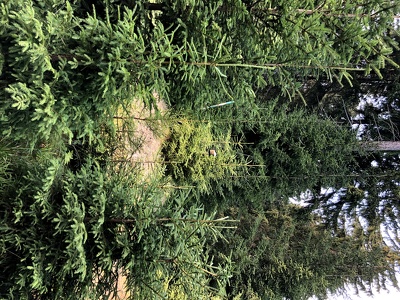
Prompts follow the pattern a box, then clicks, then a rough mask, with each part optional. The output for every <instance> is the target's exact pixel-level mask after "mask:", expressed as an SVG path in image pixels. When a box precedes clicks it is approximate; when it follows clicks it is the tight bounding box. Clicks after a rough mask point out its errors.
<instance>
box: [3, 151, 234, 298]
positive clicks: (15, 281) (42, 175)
mask: <svg viewBox="0 0 400 300" xmlns="http://www.w3.org/2000/svg"><path fill="white" fill-rule="evenodd" d="M10 154H15V153H12V152H11V153H10ZM46 158H47V157H46V156H42V157H40V158H38V159H37V160H31V162H30V163H29V164H28V162H27V161H26V160H25V161H21V163H20V164H13V167H12V168H11V167H10V168H9V169H8V170H7V171H6V172H3V174H2V179H5V178H6V176H5V175H7V174H9V175H8V176H10V177H11V178H10V181H11V182H14V183H13V185H10V186H3V189H4V190H3V191H2V195H1V202H0V207H1V220H2V225H1V227H0V231H1V236H2V242H1V244H0V246H1V248H0V249H1V254H2V255H1V259H0V267H1V269H2V274H7V275H6V276H7V277H4V275H1V276H2V281H1V284H0V295H1V297H9V296H12V295H14V296H18V298H19V299H30V298H31V297H35V298H39V299H56V298H57V299H58V298H63V299H89V298H90V299H99V298H100V297H102V296H104V295H107V294H110V295H113V294H114V293H116V289H115V287H116V280H117V279H118V275H117V274H118V273H121V272H123V273H124V274H125V275H126V277H127V280H128V281H127V287H126V288H127V290H130V291H131V293H132V294H133V292H134V291H135V294H137V295H136V297H140V299H149V298H152V299H155V298H154V297H156V296H157V295H158V294H163V293H164V294H165V293H167V292H168V291H166V290H165V291H164V290H163V288H162V286H163V284H164V279H165V278H168V277H169V276H171V278H172V277H176V279H177V280H178V279H179V280H181V281H182V282H186V281H188V282H191V284H194V285H196V283H197V282H199V283H200V282H201V283H202V284H205V285H206V283H207V281H208V280H209V278H208V275H207V273H206V272H208V271H202V270H210V271H211V272H212V273H213V274H216V275H215V277H216V278H218V280H220V281H221V284H223V282H224V280H225V279H224V278H225V277H224V276H225V275H224V274H225V273H226V270H224V271H222V269H219V268H218V266H214V267H211V266H210V267H209V266H207V265H203V263H202V262H203V261H207V260H208V254H207V252H204V242H205V238H204V237H205V236H209V237H211V238H213V235H214V237H215V238H216V237H220V236H219V230H218V229H216V228H214V225H213V222H214V221H213V220H212V216H207V215H205V214H204V213H203V212H202V210H201V208H198V207H194V206H192V207H189V208H188V207H187V206H186V205H185V201H186V200H185V199H186V198H187V196H185V194H181V195H179V194H178V195H175V196H174V197H173V198H172V199H174V200H171V202H170V203H168V204H166V205H164V206H162V205H161V198H162V197H165V196H163V194H162V190H161V189H156V188H155V186H153V185H152V184H151V183H145V184H142V185H139V184H137V183H135V178H137V173H136V172H135V170H132V169H129V173H128V172H127V171H128V169H125V168H124V167H123V166H118V168H115V169H114V168H112V167H111V166H107V167H106V168H101V167H100V165H99V164H98V162H97V161H96V160H93V159H92V160H87V161H86V162H85V163H84V164H83V165H82V167H81V168H80V169H79V170H78V171H76V172H75V173H73V172H71V171H68V170H66V169H65V166H63V164H62V162H60V161H59V160H56V159H50V160H46ZM4 173H5V174H4ZM127 174H129V175H127ZM216 224H220V222H219V223H218V222H216ZM181 237H185V238H184V239H182V238H181ZM225 267H227V266H225ZM157 272H161V274H163V276H162V277H154V274H156V273H157ZM188 273H190V274H191V276H189V277H187V275H185V276H184V277H182V278H180V276H182V275H183V274H188ZM185 278H186V279H185ZM66 282H67V283H68V284H65V283H66ZM197 292H199V291H197ZM203 292H206V290H203ZM211 292H212V291H210V293H211ZM213 293H218V290H217V291H216V292H215V291H214V292H213Z"/></svg>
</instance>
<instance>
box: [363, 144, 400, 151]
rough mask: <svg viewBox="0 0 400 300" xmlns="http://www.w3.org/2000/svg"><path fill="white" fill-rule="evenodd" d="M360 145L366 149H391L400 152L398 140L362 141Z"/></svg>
mask: <svg viewBox="0 0 400 300" xmlns="http://www.w3.org/2000/svg"><path fill="white" fill-rule="evenodd" d="M361 145H362V147H363V148H364V150H366V151H370V152H374V151H388V152H390V151H393V152H397V151H399V152H400V141H380V142H362V143H361Z"/></svg>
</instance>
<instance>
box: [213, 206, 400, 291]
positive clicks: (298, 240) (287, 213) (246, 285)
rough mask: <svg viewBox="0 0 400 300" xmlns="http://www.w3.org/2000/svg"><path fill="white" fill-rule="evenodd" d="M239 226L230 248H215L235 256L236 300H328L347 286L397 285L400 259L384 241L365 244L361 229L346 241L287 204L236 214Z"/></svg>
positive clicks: (219, 245) (222, 245)
mask: <svg viewBox="0 0 400 300" xmlns="http://www.w3.org/2000/svg"><path fill="white" fill-rule="evenodd" d="M227 212H228V213H229V215H236V214H237V215H238V217H240V224H239V226H238V228H237V230H236V231H234V232H232V231H229V232H227V233H226V235H225V236H226V237H227V239H228V241H229V243H215V244H213V247H214V248H215V255H216V256H217V255H218V254H219V253H224V254H225V255H227V254H229V253H232V259H233V260H234V261H235V262H236V272H235V273H234V276H233V277H232V279H231V280H230V285H229V287H228V292H229V296H230V297H231V298H234V297H236V298H235V299H309V298H310V297H312V296H316V297H317V298H318V299H326V297H327V295H328V293H343V292H345V291H346V289H347V288H348V285H350V286H353V287H355V288H356V289H359V290H363V291H366V292H371V290H373V288H374V287H376V286H379V287H380V288H382V289H385V288H386V287H387V286H389V284H388V282H391V283H393V284H394V285H397V281H396V276H395V274H396V267H397V266H398V259H399V257H398V254H396V253H395V252H393V251H392V250H390V248H389V247H387V246H386V245H385V243H384V242H383V240H382V237H381V236H379V237H376V239H375V240H374V241H371V240H366V239H365V237H364V234H365V233H364V231H363V229H362V227H361V225H360V224H358V225H357V224H355V225H354V228H353V229H352V230H351V231H348V232H343V235H342V236H335V235H332V234H331V232H330V231H329V230H326V229H325V227H324V226H323V224H322V222H321V220H320V217H319V216H318V215H316V214H308V213H307V212H306V211H305V209H304V208H302V207H298V206H293V205H286V206H285V205H284V206H279V207H274V208H272V207H271V208H270V209H267V210H266V211H265V213H259V212H256V211H244V210H237V208H236V207H231V208H230V209H229V210H228V211H227Z"/></svg>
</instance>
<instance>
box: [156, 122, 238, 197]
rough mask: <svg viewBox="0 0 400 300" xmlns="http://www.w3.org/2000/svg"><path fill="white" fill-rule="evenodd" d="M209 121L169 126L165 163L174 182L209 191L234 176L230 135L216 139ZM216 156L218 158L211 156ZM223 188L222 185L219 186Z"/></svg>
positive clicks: (235, 167) (236, 165)
mask: <svg viewBox="0 0 400 300" xmlns="http://www.w3.org/2000/svg"><path fill="white" fill-rule="evenodd" d="M211 125H212V124H211V123H210V122H201V121H193V120H188V119H180V120H179V121H177V122H175V123H174V124H172V125H171V128H170V138H169V139H168V140H167V141H166V143H165V146H164V154H165V158H166V160H165V164H166V165H167V171H169V172H170V173H171V175H172V176H173V178H174V180H175V181H176V182H177V183H183V182H185V183H188V184H191V185H196V187H197V188H198V189H199V190H200V191H201V192H208V193H209V192H210V189H211V186H212V184H213V183H217V186H218V183H219V182H220V180H221V179H223V178H225V177H226V176H231V175H234V174H235V173H236V169H237V167H238V164H237V162H236V154H235V150H234V149H233V148H232V146H231V145H232V144H231V143H230V142H229V141H230V132H227V133H226V135H225V136H216V135H215V134H214V133H213V130H212V126H211ZM214 153H215V154H217V153H218V155H214ZM221 185H222V183H221Z"/></svg>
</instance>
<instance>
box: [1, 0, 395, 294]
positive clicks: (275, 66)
mask: <svg viewBox="0 0 400 300" xmlns="http://www.w3.org/2000/svg"><path fill="white" fill-rule="evenodd" d="M392 5H393V7H392ZM397 11H398V5H397V4H394V3H393V2H392V1H372V2H368V3H364V1H356V2H355V3H350V2H348V1H329V0H328V1H325V2H323V4H322V5H319V6H316V5H314V4H313V2H310V1H302V0H299V1H247V0H246V1H240V0H229V1H197V0H178V1H169V0H166V1H163V2H158V3H147V2H145V1H129V0H121V1H119V0H106V1H96V0H90V1H78V0H76V1H75V0H72V1H64V0H29V1H24V0H13V1H11V0H5V1H3V2H2V3H1V4H0V101H1V102H0V132H1V134H2V139H1V141H0V160H1V161H0V163H1V165H0V184H1V185H0V192H1V196H0V221H1V222H0V236H1V237H2V238H1V240H0V270H1V273H0V279H1V280H0V297H2V298H3V297H4V298H7V297H8V298H13V297H14V298H18V299H61V298H62V299H99V298H108V297H109V296H113V295H115V292H116V282H117V279H118V275H119V274H123V275H125V276H126V278H127V283H126V287H127V289H128V290H129V291H130V293H131V297H132V298H134V299H165V298H168V297H169V298H173V299H178V296H179V297H181V298H184V297H187V298H189V299H195V298H196V299H210V298H211V297H212V296H220V297H222V298H223V297H225V296H226V292H225V290H224V288H227V293H228V295H229V296H234V295H239V293H240V292H243V293H244V295H246V296H247V295H249V294H251V293H257V294H258V295H259V296H261V297H265V298H269V299H274V298H275V299H282V298H284V297H286V298H292V299H303V298H306V297H308V296H311V295H317V296H319V297H324V296H325V295H326V293H327V291H336V290H337V289H340V288H342V287H343V284H344V280H345V279H346V280H348V282H350V283H351V284H353V285H355V286H360V287H363V284H367V286H368V287H369V286H370V285H371V283H378V284H379V283H380V281H379V280H380V279H386V277H388V278H389V279H390V280H392V281H394V279H393V272H392V271H393V265H394V264H395V263H396V262H397V261H398V254H397V253H396V252H394V251H392V249H390V248H388V247H385V245H383V241H382V236H381V235H379V230H377V229H379V222H378V221H379V218H390V221H391V222H392V223H391V224H393V226H394V228H395V229H396V230H397V229H398V228H397V227H396V226H398V225H397V220H398V216H397V213H398V212H397V210H396V209H392V210H390V206H391V205H392V204H393V203H394V201H395V199H396V197H397V196H398V195H397V194H398V189H396V188H397V186H398V182H397V181H398V180H397V177H396V178H395V177H393V178H394V179H393V180H392V181H391V182H389V181H386V182H385V183H384V184H381V182H380V181H379V180H378V181H376V180H375V181H374V182H373V184H372V185H373V186H375V187H379V188H377V189H376V190H372V189H371V191H374V195H377V197H375V196H374V197H372V196H371V197H370V198H369V199H370V200H371V201H370V202H369V203H368V206H367V207H366V208H365V209H364V210H363V209H361V210H357V209H356V208H357V207H358V206H359V204H361V201H362V199H361V198H362V197H361V196H362V189H363V188H364V186H367V185H368V184H369V183H368V184H365V183H364V182H363V181H362V180H359V181H358V182H356V183H357V184H356V183H354V185H353V186H349V188H348V193H346V195H345V198H346V201H347V202H345V204H346V205H348V204H349V203H350V204H351V203H355V205H353V206H352V205H349V206H348V207H346V206H344V205H343V206H341V207H340V202H339V205H338V207H335V210H336V211H339V213H338V214H337V215H333V216H334V217H335V218H336V224H335V221H333V223H332V224H334V226H333V227H327V228H330V229H332V228H333V229H334V230H333V231H332V232H331V231H328V230H326V231H325V230H324V229H323V228H324V227H322V225H325V226H328V225H332V224H329V223H328V222H325V224H322V223H323V221H324V220H325V219H324V218H323V217H321V218H317V217H316V216H315V215H313V214H310V211H311V209H310V208H307V209H300V208H296V207H292V206H290V205H289V206H288V205H287V200H288V196H293V195H298V194H299V193H301V192H303V191H305V190H311V191H313V192H315V191H319V190H320V189H321V187H324V186H330V187H334V188H339V187H341V186H343V183H342V181H343V177H344V175H346V174H347V175H348V173H349V172H350V170H349V168H350V167H351V168H352V170H353V171H354V170H358V169H357V168H358V167H360V166H361V165H362V163H363V162H362V159H361V161H358V163H359V165H357V164H355V163H354V164H353V160H352V159H353V156H354V152H352V151H354V150H356V149H357V147H356V146H355V145H356V141H355V139H354V137H353V134H352V133H351V132H348V131H345V130H344V128H342V127H339V126H338V125H336V124H335V123H333V122H331V121H327V120H322V119H319V118H318V117H317V116H316V115H312V114H309V113H306V112H304V111H303V110H298V109H297V107H296V108H294V109H293V108H289V106H287V105H281V104H277V101H275V99H277V98H278V97H281V98H280V100H282V96H283V97H285V103H286V102H287V100H288V98H289V99H296V97H294V96H295V95H296V94H297V95H299V96H298V97H299V98H302V96H301V95H300V92H301V91H302V90H306V89H307V88H306V85H307V84H308V83H310V82H306V83H305V82H304V79H307V80H318V79H319V78H321V77H322V78H324V79H325V80H328V81H331V80H333V79H334V78H335V79H336V80H337V82H339V83H340V82H341V81H342V79H343V78H346V79H347V80H349V82H350V81H351V80H352V79H353V78H352V76H353V77H354V78H356V76H354V74H353V73H350V71H354V72H359V71H363V72H365V73H366V74H369V73H370V71H371V70H374V71H375V73H376V74H377V76H378V77H379V76H382V72H380V71H379V69H382V68H383V67H384V66H385V64H384V63H385V62H386V63H389V64H391V65H392V66H394V67H398V66H397V63H396V62H397V61H396V60H395V59H394V58H393V57H394V56H393V55H392V56H391V52H392V50H393V49H394V48H396V43H395V41H394V39H393V38H392V35H394V33H393V32H392V31H393V28H392V21H393V20H392V17H393V15H394V14H395V13H396V12H397ZM371 12H374V13H371ZM366 26H369V27H368V30H366ZM386 30H388V32H386ZM371 76H372V75H371ZM394 80H397V79H394ZM355 82H356V80H355ZM320 83H321V82H320ZM324 84H325V82H324V83H321V84H320V86H319V87H318V92H319V93H321V94H324V93H325V94H326V91H321V90H323V89H324V88H325V86H324ZM394 89H395V88H394ZM154 92H157V93H158V94H159V96H160V97H161V98H163V99H165V100H166V101H167V102H169V104H172V109H177V108H179V109H180V111H181V112H182V111H183V112H188V111H190V113H187V116H193V115H196V118H198V119H197V120H187V122H186V119H185V118H182V121H181V123H182V124H180V125H179V124H174V125H172V126H171V128H172V129H171V137H170V139H169V140H168V141H167V144H166V146H165V149H166V151H165V154H166V158H167V159H168V160H170V161H169V162H170V163H177V164H176V165H171V166H170V167H169V168H167V171H170V174H172V176H173V179H174V180H175V183H179V184H180V185H182V186H186V187H187V186H188V185H197V189H196V190H194V191H191V190H189V189H186V188H184V189H182V190H180V187H178V188H177V187H176V186H175V187H174V188H177V189H176V190H175V191H174V190H173V191H168V192H166V191H165V190H164V188H160V187H165V182H164V181H163V179H162V180H161V179H160V180H159V179H148V180H147V181H146V180H141V178H140V175H139V173H140V172H139V170H137V169H135V168H133V167H132V166H129V165H122V164H119V165H116V163H115V162H114V163H112V160H113V150H114V146H115V143H116V142H117V141H116V139H115V137H116V135H115V132H116V130H117V128H115V127H116V125H115V123H114V120H113V117H114V115H115V114H116V112H118V111H120V110H121V109H122V110H130V109H131V107H132V102H133V99H135V98H136V99H140V100H142V101H143V102H144V104H145V106H146V108H151V107H152V106H153V104H154V103H155V100H156V98H155V96H154ZM266 92H268V93H270V94H268V95H262V93H266ZM352 93H353V95H354V91H352ZM349 94H351V93H350V92H349V93H345V95H349ZM390 95H393V97H396V96H395V95H396V92H395V91H394V90H391V92H390ZM303 100H304V99H303ZM226 101H235V104H234V106H229V107H224V108H223V109H220V108H218V109H205V108H206V107H208V106H210V105H213V104H218V103H221V102H226ZM391 101H392V100H391ZM388 103H389V102H388ZM390 103H395V102H390ZM393 109H394V110H397V107H396V108H393ZM171 115H173V114H171ZM176 115H178V114H176ZM391 116H394V114H392V115H391ZM191 118H194V117H191ZM196 122H202V123H201V124H202V125H197V123H196ZM372 132H373V131H371V136H372ZM231 133H233V134H232V138H231ZM211 147H215V148H216V149H217V151H218V152H219V154H217V157H210V156H208V155H207V151H208V150H209V148H211ZM376 160H377V161H378V168H382V169H384V168H385V169H386V161H385V160H384V159H382V160H379V159H378V158H376ZM350 163H351V164H350ZM367 163H368V162H367ZM396 163H397V160H393V161H392V163H391V164H390V166H391V167H394V166H396ZM360 168H361V167H360ZM363 170H365V168H364V169H363ZM374 170H377V169H368V172H370V173H371V174H373V175H374V174H375V173H374ZM392 170H393V171H398V170H397V169H396V168H392ZM365 189H366V188H365ZM388 190H390V192H391V193H387V194H386V195H385V197H382V199H383V200H384V201H386V202H387V203H386V204H385V205H381V203H380V202H379V199H380V198H379V197H380V195H381V194H382V193H386V192H387V191H388ZM177 191H179V192H177ZM199 191H201V193H199ZM199 194H201V197H200V196H199ZM205 195H207V197H208V198H207V199H205ZM371 195H372V194H371ZM221 197H223V198H222V199H221ZM199 199H200V200H202V201H203V202H204V204H199V203H198V202H197V201H198V200H199ZM318 201H319V202H318ZM318 201H316V202H315V203H313V204H314V205H313V206H312V207H311V208H317V207H318V204H320V203H322V204H326V203H323V200H321V199H319V200H318ZM278 204H280V205H281V206H277V205H278ZM330 204H332V203H330ZM333 204H335V203H333ZM204 207H205V208H204ZM226 207H231V208H232V209H231V210H230V211H229V213H230V214H232V215H233V216H235V217H238V218H241V223H240V225H239V227H238V229H237V230H236V231H232V230H231V231H227V232H226V236H227V240H228V242H229V244H226V243H223V242H222V241H223V240H224V237H223V236H222V235H221V233H220V230H221V227H224V226H225V225H223V224H226V220H225V219H224V218H222V219H217V220H215V218H214V216H215V214H216V212H215V208H219V209H220V211H222V209H225V208H226ZM238 207H239V208H238ZM277 207H278V208H279V209H277ZM322 207H323V208H331V207H328V205H325V206H324V205H322ZM254 208H256V209H258V211H257V212H256V211H254V210H253V209H254ZM380 208H383V209H384V210H385V211H384V212H380V211H378V210H379V209H380ZM238 209H239V210H243V214H242V215H240V214H238V213H237V212H236V211H237V210H238ZM264 209H266V211H267V212H266V213H265V214H263V213H262V212H263V210H264ZM345 209H347V211H345V214H346V213H347V215H351V214H354V212H357V213H358V212H360V213H361V217H363V218H365V219H366V220H367V222H368V225H371V226H370V228H368V230H369V231H368V232H364V231H363V230H362V228H361V226H359V223H357V222H356V221H354V222H353V223H352V226H354V228H353V230H352V231H350V232H351V234H350V235H346V234H345V235H343V234H342V233H343V232H346V230H345V229H346V228H345V226H344V225H343V224H344V223H343V222H342V223H341V221H342V219H340V218H341V217H342V216H343V215H345V214H343V213H342V211H344V210H345ZM205 211H207V213H205ZM245 212H246V213H245ZM330 213H331V211H330V210H329V211H328V212H327V213H326V214H325V217H329V216H331V214H330ZM354 220H358V219H357V218H355V219H354ZM372 225H373V226H372ZM335 226H336V227H335ZM357 226H358V227H357ZM356 227H357V228H356ZM230 229H232V228H230ZM340 234H342V235H340ZM214 246H215V248H214ZM232 249H235V250H236V251H235V252H232V253H231V250H232ZM231 255H232V258H233V259H234V260H235V262H236V263H237V265H236V268H237V269H236V270H237V272H236V273H235V276H234V277H233V278H232V281H231V282H230V284H228V283H227V281H226V280H227V278H229V276H230V275H231V274H232V273H231V265H230V259H229V257H230V256H231ZM214 257H215V258H217V259H216V260H214ZM378 266H381V267H382V268H377V269H375V267H378ZM386 271H387V273H385V272H386ZM336 274H340V275H343V274H345V275H346V276H342V277H340V278H336V277H333V276H332V275H336ZM331 276H332V277H331ZM343 278H344V279H343Z"/></svg>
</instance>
